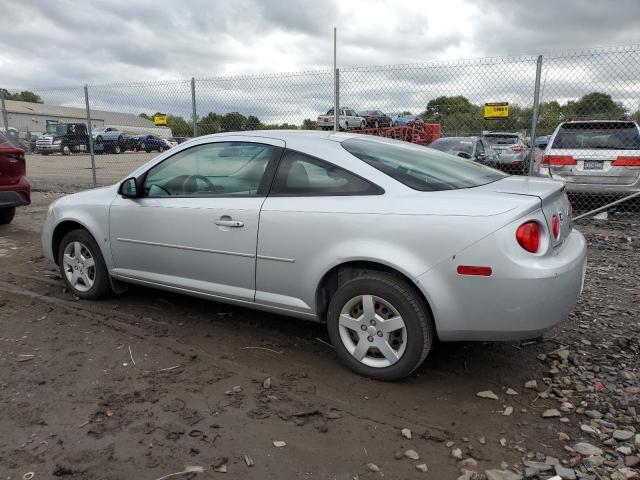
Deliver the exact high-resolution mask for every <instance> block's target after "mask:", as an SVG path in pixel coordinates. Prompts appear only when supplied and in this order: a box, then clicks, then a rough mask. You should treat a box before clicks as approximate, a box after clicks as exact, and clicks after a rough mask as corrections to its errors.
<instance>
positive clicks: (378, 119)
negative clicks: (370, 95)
mask: <svg viewBox="0 0 640 480" xmlns="http://www.w3.org/2000/svg"><path fill="white" fill-rule="evenodd" d="M360 116H361V117H363V118H364V120H365V124H366V126H367V127H373V128H378V127H390V126H391V117H389V116H388V115H385V114H384V113H382V112H381V111H380V110H365V111H363V112H360Z"/></svg>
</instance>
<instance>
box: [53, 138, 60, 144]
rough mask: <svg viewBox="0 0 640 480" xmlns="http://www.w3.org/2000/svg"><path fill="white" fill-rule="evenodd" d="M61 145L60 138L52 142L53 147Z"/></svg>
mask: <svg viewBox="0 0 640 480" xmlns="http://www.w3.org/2000/svg"><path fill="white" fill-rule="evenodd" d="M61 143H62V139H61V138H58V139H57V140H54V141H53V144H54V145H60V144H61Z"/></svg>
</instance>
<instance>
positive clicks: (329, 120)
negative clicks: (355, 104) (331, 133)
mask: <svg viewBox="0 0 640 480" xmlns="http://www.w3.org/2000/svg"><path fill="white" fill-rule="evenodd" d="M334 121H335V117H334V115H333V108H330V109H329V111H327V113H326V114H325V115H318V122H317V125H318V129H319V130H333V127H334ZM338 122H339V126H340V130H349V129H354V128H365V126H366V124H367V122H366V121H365V119H364V118H362V117H361V116H360V115H358V114H357V113H356V111H355V110H353V109H351V108H348V107H343V108H341V109H340V115H339V116H338Z"/></svg>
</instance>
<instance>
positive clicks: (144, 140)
mask: <svg viewBox="0 0 640 480" xmlns="http://www.w3.org/2000/svg"><path fill="white" fill-rule="evenodd" d="M168 149H169V147H168V146H167V144H166V142H165V141H164V140H163V139H162V138H159V137H156V136H155V135H139V136H138V137H136V143H135V150H144V151H145V152H147V153H151V152H152V151H154V150H157V151H158V152H164V151H165V150H168Z"/></svg>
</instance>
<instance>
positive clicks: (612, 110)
mask: <svg viewBox="0 0 640 480" xmlns="http://www.w3.org/2000/svg"><path fill="white" fill-rule="evenodd" d="M563 110H564V112H565V115H566V116H567V117H569V118H576V119H580V118H583V119H584V118H593V119H616V118H621V117H624V116H625V113H626V112H625V109H624V107H623V106H622V105H621V104H620V102H615V101H614V100H613V98H611V95H609V94H607V93H602V92H591V93H587V94H586V95H584V96H582V97H581V98H580V100H578V101H573V100H570V101H568V102H567V104H566V105H565V107H564V109H563Z"/></svg>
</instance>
